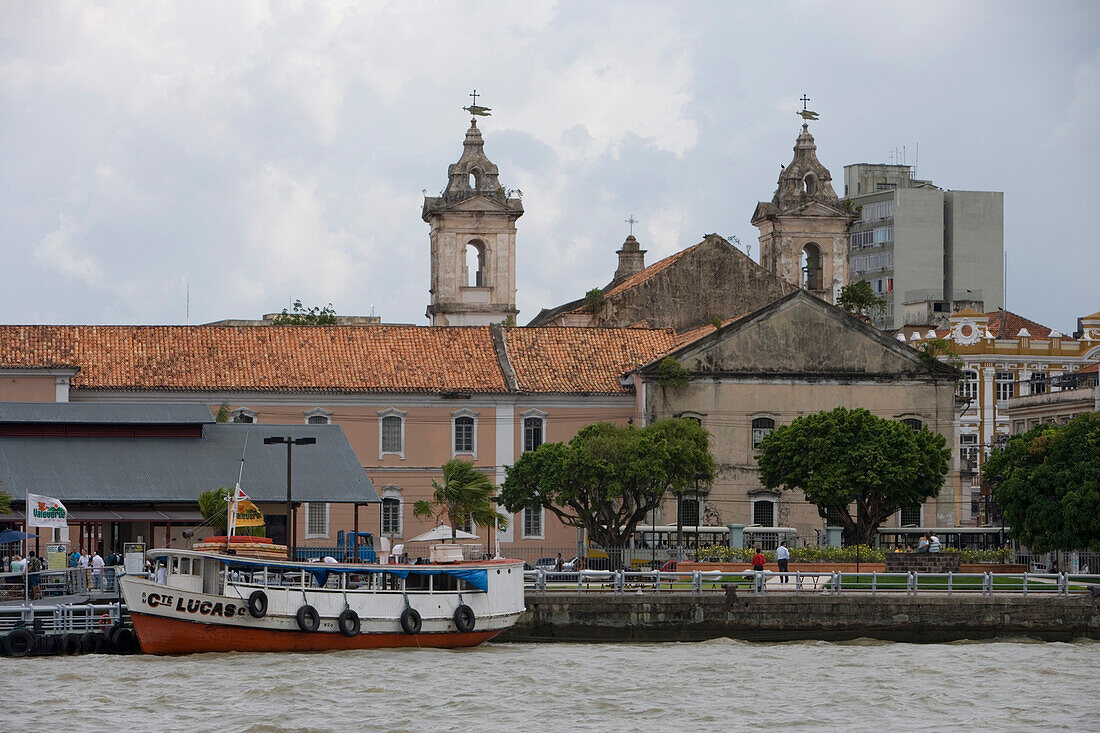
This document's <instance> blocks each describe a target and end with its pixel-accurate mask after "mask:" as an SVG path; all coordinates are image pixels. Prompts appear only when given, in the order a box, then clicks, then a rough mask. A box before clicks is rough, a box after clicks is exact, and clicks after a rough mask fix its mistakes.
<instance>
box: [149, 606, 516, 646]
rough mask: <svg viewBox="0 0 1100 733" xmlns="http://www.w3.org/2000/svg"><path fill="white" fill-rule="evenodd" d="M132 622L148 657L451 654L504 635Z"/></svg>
mask: <svg viewBox="0 0 1100 733" xmlns="http://www.w3.org/2000/svg"><path fill="white" fill-rule="evenodd" d="M130 618H131V619H132V621H133V624H134V630H135V631H136V632H137V636H138V639H139V640H140V643H141V650H142V651H143V652H145V653H146V654H198V653H202V652H312V651H339V650H342V649H392V648H398V647H414V648H415V647H421V648H436V649H454V648H459V647H469V646H476V645H478V644H481V643H482V642H486V641H488V640H489V639H492V638H493V637H494V636H496V635H497V634H500V633H501V632H503V631H504V629H487V630H485V631H478V630H476V629H475V630H474V631H471V632H469V633H463V632H460V631H444V632H438V633H421V634H406V633H403V632H397V633H388V632H376V633H369V634H357V635H356V636H344V635H343V634H340V633H324V632H313V633H307V632H304V631H285V630H272V629H262V628H251V627H247V626H223V625H220V624H212V623H204V622H199V621H185V620H181V619H175V618H165V617H162V616H153V615H149V614H144V613H131V615H130Z"/></svg>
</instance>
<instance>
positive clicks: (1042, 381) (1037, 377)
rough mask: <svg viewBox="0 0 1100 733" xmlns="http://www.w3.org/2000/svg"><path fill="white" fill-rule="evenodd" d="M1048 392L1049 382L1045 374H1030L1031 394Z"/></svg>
mask: <svg viewBox="0 0 1100 733" xmlns="http://www.w3.org/2000/svg"><path fill="white" fill-rule="evenodd" d="M1049 391H1050V380H1048V379H1047V373H1046V372H1032V373H1031V394H1046V393H1047V392H1049Z"/></svg>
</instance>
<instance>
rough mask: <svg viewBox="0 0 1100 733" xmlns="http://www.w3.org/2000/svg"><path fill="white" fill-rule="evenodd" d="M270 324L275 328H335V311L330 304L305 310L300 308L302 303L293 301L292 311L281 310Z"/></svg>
mask: <svg viewBox="0 0 1100 733" xmlns="http://www.w3.org/2000/svg"><path fill="white" fill-rule="evenodd" d="M272 323H273V324H274V325H276V326H335V325H336V311H335V310H334V309H333V307H332V303H329V304H328V305H326V306H325V307H323V308H320V307H318V306H313V307H312V308H306V307H304V306H302V301H300V300H295V301H294V309H293V310H291V311H288V310H287V309H286V308H283V312H282V313H279V314H278V315H276V316H275V319H274V320H273V321H272Z"/></svg>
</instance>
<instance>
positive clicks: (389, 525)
mask: <svg viewBox="0 0 1100 733" xmlns="http://www.w3.org/2000/svg"><path fill="white" fill-rule="evenodd" d="M403 507H404V502H403V501H402V499H401V487H400V486H387V487H385V488H384V489H382V526H381V530H382V534H383V535H385V536H386V537H401V533H402V531H403V527H402V526H401V519H402V509H403Z"/></svg>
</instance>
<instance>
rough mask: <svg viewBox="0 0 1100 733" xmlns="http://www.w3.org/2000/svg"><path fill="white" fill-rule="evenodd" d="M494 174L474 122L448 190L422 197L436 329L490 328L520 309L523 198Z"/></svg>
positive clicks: (450, 175)
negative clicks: (518, 224)
mask: <svg viewBox="0 0 1100 733" xmlns="http://www.w3.org/2000/svg"><path fill="white" fill-rule="evenodd" d="M479 109H480V108H479ZM475 114H476V113H475ZM497 173H498V172H497V167H496V166H495V165H494V164H493V163H492V162H491V161H490V160H489V159H488V158H487V157H485V150H484V140H483V139H482V137H481V131H480V130H479V129H478V128H477V120H476V119H471V120H470V129H469V130H467V131H466V139H465V141H464V142H463V144H462V157H460V158H459V159H458V162H457V163H453V164H451V165H450V166H449V167H448V169H447V188H446V189H444V191H443V193H442V194H441V195H439V196H425V197H424V208H423V211H422V213H421V217H422V218H423V219H424V221H426V222H427V223H428V224H429V225H430V226H431V234H430V238H431V290H430V291H429V293H430V294H431V301H430V303H429V304H428V311H427V316H428V318H429V319H430V320H431V325H433V326H486V325H489V324H491V323H500V322H501V321H504V320H505V319H507V318H508V317H509V316H511V317H512V318H515V316H516V315H517V314H518V313H519V311H518V310H517V309H516V219H518V218H519V217H521V216H523V203H522V202H521V201H520V199H519V198H512V197H510V196H509V194H508V192H506V191H505V190H504V188H503V187H502V186H501V185H500V182H499V181H498V180H497Z"/></svg>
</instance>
